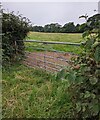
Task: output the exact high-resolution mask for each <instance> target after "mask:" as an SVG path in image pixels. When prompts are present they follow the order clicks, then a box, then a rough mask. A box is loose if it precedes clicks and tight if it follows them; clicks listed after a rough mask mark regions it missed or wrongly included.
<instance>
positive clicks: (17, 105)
mask: <svg viewBox="0 0 100 120" xmlns="http://www.w3.org/2000/svg"><path fill="white" fill-rule="evenodd" d="M2 83H3V91H2V94H3V103H2V105H3V113H2V114H3V118H25V117H27V118H48V117H49V118H55V117H58V118H60V117H68V114H66V113H68V110H69V109H71V107H72V106H71V103H70V95H69V94H68V92H67V86H68V81H67V80H58V81H57V80H56V79H55V75H51V74H49V73H46V72H44V71H41V70H35V69H33V68H28V67H26V66H24V65H22V64H16V65H14V66H12V67H10V68H7V69H6V70H5V69H3V81H2Z"/></svg>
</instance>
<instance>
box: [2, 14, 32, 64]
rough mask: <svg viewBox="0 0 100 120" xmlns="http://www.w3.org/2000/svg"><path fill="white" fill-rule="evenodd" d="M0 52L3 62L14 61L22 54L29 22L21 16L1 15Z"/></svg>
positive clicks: (29, 27)
mask: <svg viewBox="0 0 100 120" xmlns="http://www.w3.org/2000/svg"><path fill="white" fill-rule="evenodd" d="M2 16H3V18H2V32H3V34H4V35H3V37H2V49H3V50H2V51H3V62H4V61H6V62H8V61H15V60H16V57H18V56H19V55H22V54H24V43H23V41H20V40H23V39H24V38H25V37H26V36H27V33H28V32H29V31H30V29H31V25H30V24H29V23H30V21H29V20H28V19H27V18H25V17H22V16H21V15H14V13H13V12H11V13H4V12H3V13H2Z"/></svg>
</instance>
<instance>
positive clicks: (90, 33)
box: [57, 14, 100, 120]
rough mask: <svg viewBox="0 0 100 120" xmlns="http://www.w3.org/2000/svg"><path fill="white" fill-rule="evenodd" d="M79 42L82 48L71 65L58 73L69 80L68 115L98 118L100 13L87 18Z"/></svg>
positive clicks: (99, 101)
mask: <svg viewBox="0 0 100 120" xmlns="http://www.w3.org/2000/svg"><path fill="white" fill-rule="evenodd" d="M86 25H87V30H86V31H85V32H84V33H83V38H84V39H86V40H87V41H86V42H85V43H84V44H83V45H82V47H83V48H84V51H83V52H82V54H81V55H80V56H78V57H77V58H75V59H74V61H73V62H72V66H71V67H70V68H69V69H68V68H66V69H65V70H62V71H61V73H59V74H58V76H57V77H59V78H60V77H61V78H63V79H66V80H68V81H69V84H70V85H69V88H68V91H69V93H68V94H70V96H71V98H70V101H71V103H72V106H73V107H72V109H71V113H70V115H69V116H70V117H72V118H74V119H75V120H77V119H79V120H80V119H86V120H87V119H89V120H99V119H100V14H96V15H94V16H92V17H91V18H88V20H87V22H86Z"/></svg>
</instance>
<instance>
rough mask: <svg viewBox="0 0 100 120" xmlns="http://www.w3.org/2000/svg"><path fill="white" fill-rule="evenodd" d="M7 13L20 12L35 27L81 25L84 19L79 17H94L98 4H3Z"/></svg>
mask: <svg viewBox="0 0 100 120" xmlns="http://www.w3.org/2000/svg"><path fill="white" fill-rule="evenodd" d="M2 5H3V8H4V9H5V10H6V11H9V12H11V11H14V13H15V14H16V13H17V12H18V11H19V13H20V14H22V16H25V17H27V18H29V19H30V21H31V22H32V24H33V25H41V26H44V25H46V24H50V23H59V24H61V25H64V24H65V23H68V22H74V23H75V24H81V23H83V22H85V20H84V19H79V16H81V15H85V14H88V16H92V15H93V14H96V13H97V12H94V10H95V9H96V10H97V9H98V2H3V3H2Z"/></svg>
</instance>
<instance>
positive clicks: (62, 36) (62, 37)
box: [26, 32, 84, 54]
mask: <svg viewBox="0 0 100 120" xmlns="http://www.w3.org/2000/svg"><path fill="white" fill-rule="evenodd" d="M26 39H34V40H41V41H60V42H75V43H80V42H82V41H84V40H83V39H82V34H70V33H69V34H67V33H39V32H30V33H29V34H28V37H27V38H26ZM29 46H31V48H29ZM26 47H28V48H27V50H29V51H33V49H36V48H44V49H47V50H58V51H65V52H73V53H77V54H79V53H80V52H81V51H82V49H81V48H80V47H77V46H70V45H58V44H57V45H44V44H40V43H39V44H37V43H26Z"/></svg>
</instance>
